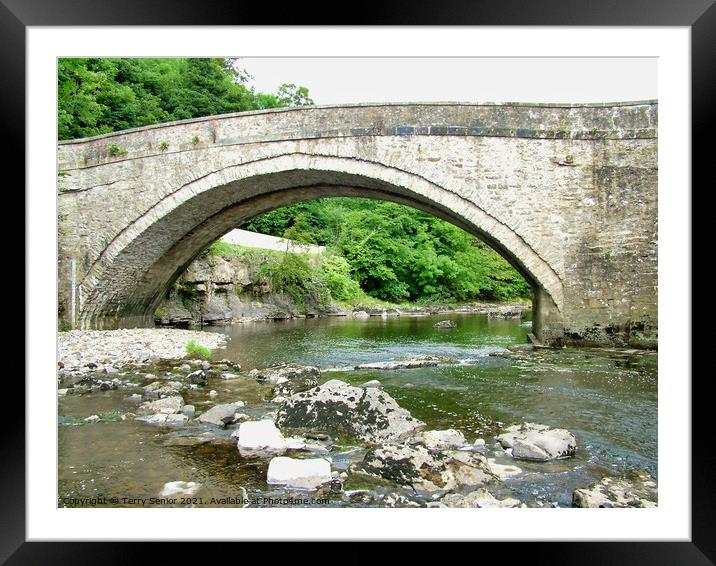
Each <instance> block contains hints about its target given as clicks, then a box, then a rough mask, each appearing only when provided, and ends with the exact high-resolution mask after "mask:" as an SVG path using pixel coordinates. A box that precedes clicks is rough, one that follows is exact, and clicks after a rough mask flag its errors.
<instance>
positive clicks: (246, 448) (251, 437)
mask: <svg viewBox="0 0 716 566" xmlns="http://www.w3.org/2000/svg"><path fill="white" fill-rule="evenodd" d="M236 446H237V448H238V449H239V453H240V454H241V455H242V456H248V457H261V456H280V455H281V454H283V453H284V452H286V449H287V445H286V440H285V439H284V437H283V434H281V431H280V430H278V429H277V428H276V425H275V424H274V423H273V421H267V420H265V421H247V422H243V423H241V425H240V426H239V430H238V442H237V444H236Z"/></svg>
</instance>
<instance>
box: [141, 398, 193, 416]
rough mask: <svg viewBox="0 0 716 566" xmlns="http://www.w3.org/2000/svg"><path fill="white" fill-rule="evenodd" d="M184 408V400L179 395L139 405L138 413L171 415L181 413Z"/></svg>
mask: <svg viewBox="0 0 716 566" xmlns="http://www.w3.org/2000/svg"><path fill="white" fill-rule="evenodd" d="M183 406H184V399H182V398H181V397H180V396H178V395H177V396H174V397H164V398H163V399H158V400H157V401H147V402H145V403H142V404H141V405H139V408H138V409H137V412H138V413H139V414H144V415H149V414H157V413H161V414H164V415H171V414H173V413H178V412H179V411H181V408H182V407H183Z"/></svg>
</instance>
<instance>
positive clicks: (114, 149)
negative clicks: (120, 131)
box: [107, 143, 127, 157]
mask: <svg viewBox="0 0 716 566" xmlns="http://www.w3.org/2000/svg"><path fill="white" fill-rule="evenodd" d="M107 153H108V154H109V155H111V156H112V157H115V156H117V155H126V153H127V150H126V149H122V148H121V147H119V146H118V145H117V144H115V143H113V144H112V145H110V146H109V147H108V148H107Z"/></svg>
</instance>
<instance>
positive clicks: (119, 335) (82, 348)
mask: <svg viewBox="0 0 716 566" xmlns="http://www.w3.org/2000/svg"><path fill="white" fill-rule="evenodd" d="M189 340H193V341H194V342H196V343H197V344H200V345H202V346H206V347H207V348H209V349H211V350H216V349H218V348H223V347H224V346H226V337H225V336H223V335H222V334H215V333H213V332H199V331H195V330H179V329H174V328H132V329H122V330H71V331H69V332H60V333H59V334H58V338H57V361H58V365H59V366H60V367H61V368H64V369H66V370H71V369H79V368H82V367H85V366H86V365H87V364H90V363H92V364H96V365H98V366H102V365H112V366H122V365H128V364H133V365H136V364H143V363H147V362H153V363H154V362H158V361H159V360H176V359H179V358H183V357H184V356H186V355H187V353H186V343H187V342H188V341H189Z"/></svg>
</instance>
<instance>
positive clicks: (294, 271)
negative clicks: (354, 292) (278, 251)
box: [258, 253, 329, 305]
mask: <svg viewBox="0 0 716 566" xmlns="http://www.w3.org/2000/svg"><path fill="white" fill-rule="evenodd" d="M258 275H259V277H260V278H266V279H268V281H269V284H270V285H271V289H273V290H274V291H275V292H277V293H283V294H285V295H287V296H289V297H290V298H291V300H292V301H293V302H294V303H295V304H297V305H306V304H307V303H308V302H309V301H311V300H312V301H313V302H315V303H318V304H321V303H326V302H328V300H329V296H328V289H327V287H326V284H325V282H324V281H323V278H322V277H321V273H320V272H319V271H318V270H317V269H316V268H315V267H313V266H312V265H311V264H310V263H309V261H308V258H307V256H306V254H296V253H285V254H283V255H282V257H281V259H280V260H279V261H270V262H267V263H264V264H263V265H261V267H259V270H258Z"/></svg>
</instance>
